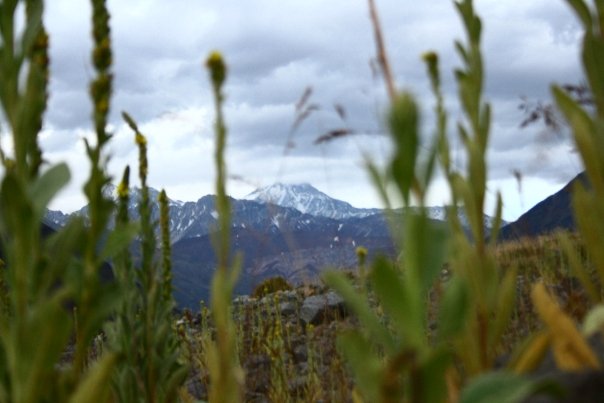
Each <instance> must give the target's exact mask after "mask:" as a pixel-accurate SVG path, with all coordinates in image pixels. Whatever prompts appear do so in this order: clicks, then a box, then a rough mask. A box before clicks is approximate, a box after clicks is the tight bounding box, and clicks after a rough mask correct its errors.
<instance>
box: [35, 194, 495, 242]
mask: <svg viewBox="0 0 604 403" xmlns="http://www.w3.org/2000/svg"><path fill="white" fill-rule="evenodd" d="M104 193H105V195H106V196H108V197H112V198H114V199H115V198H116V188H115V186H113V185H109V186H107V187H106V188H105V189H104ZM159 193H160V192H159V191H158V190H156V189H153V188H149V200H150V201H151V203H152V208H151V218H152V220H154V221H158V220H159V205H158V202H157V200H158V196H159ZM140 198H141V192H140V189H138V188H131V189H130V203H129V206H128V211H129V214H130V217H131V218H132V219H137V218H138V217H139V213H138V208H139V204H140ZM168 204H169V207H170V235H171V239H172V242H173V243H174V242H177V241H179V240H181V239H185V238H192V237H199V236H204V235H207V234H208V233H210V232H212V227H213V226H214V225H215V223H216V218H217V216H218V215H217V213H216V209H215V207H214V196H204V197H202V198H200V199H199V200H197V201H196V202H192V201H188V202H182V201H180V200H173V199H168ZM231 207H232V209H233V215H232V226H233V227H241V228H253V229H255V230H259V231H261V232H262V231H269V228H270V227H271V226H273V230H275V229H279V228H280V226H282V227H283V228H289V229H293V230H296V229H300V228H301V227H304V226H305V225H309V223H311V222H314V221H316V220H317V219H318V218H327V219H331V220H339V221H348V220H352V219H360V218H366V217H371V216H379V217H381V216H382V213H383V211H382V210H380V209H364V208H355V207H353V206H351V205H350V204H348V203H346V202H344V201H341V200H337V199H334V198H332V197H329V196H328V195H326V194H325V193H323V192H321V191H319V190H317V189H316V188H314V187H313V186H311V185H309V184H297V185H286V184H281V183H278V184H275V185H272V186H268V187H265V188H261V189H258V190H256V191H254V192H252V193H250V194H249V195H248V196H246V197H245V198H244V199H242V200H236V199H231ZM413 209H414V208H411V210H413ZM87 214H88V207H87V206H84V207H83V208H81V209H80V210H78V211H76V212H74V213H72V214H64V213H62V212H60V211H50V210H49V211H48V213H47V215H46V222H47V223H48V224H49V225H50V226H51V227H54V228H58V227H62V226H64V225H65V223H66V222H67V220H69V218H70V217H71V216H72V215H75V216H83V217H86V216H87ZM302 215H304V216H305V217H304V218H299V216H302ZM428 216H429V217H430V218H432V219H435V220H439V221H444V220H446V209H445V208H444V207H428ZM298 219H299V221H296V220H298ZM460 219H461V222H462V225H464V226H466V227H467V226H468V224H467V218H466V217H465V214H464V213H463V212H460ZM491 226H492V218H491V217H489V216H485V227H486V228H487V229H488V228H490V227H491Z"/></svg>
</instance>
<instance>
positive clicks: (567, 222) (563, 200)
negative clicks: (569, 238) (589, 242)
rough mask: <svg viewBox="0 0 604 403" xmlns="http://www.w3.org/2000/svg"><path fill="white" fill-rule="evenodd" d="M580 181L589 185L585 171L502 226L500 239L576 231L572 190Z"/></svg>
mask: <svg viewBox="0 0 604 403" xmlns="http://www.w3.org/2000/svg"><path fill="white" fill-rule="evenodd" d="M579 183H581V184H583V185H586V186H588V180H587V175H586V174H585V172H582V173H580V174H579V175H577V176H576V177H575V178H574V179H573V180H571V181H570V182H569V183H568V184H566V186H564V187H563V188H562V189H561V190H559V191H558V192H556V193H554V194H553V195H551V196H549V197H548V198H546V199H545V200H543V201H541V202H539V203H537V204H536V205H535V206H534V207H533V208H531V209H530V210H529V211H527V212H526V213H524V214H523V215H521V216H520V217H519V218H518V220H516V221H514V222H513V223H510V224H508V225H506V226H504V227H503V228H501V231H500V232H499V240H500V241H507V240H513V239H519V238H523V237H534V236H538V235H545V234H548V233H551V232H553V231H555V230H559V229H562V230H568V231H574V230H575V229H576V225H575V219H574V216H573V212H572V190H573V188H574V187H575V186H576V185H577V184H579Z"/></svg>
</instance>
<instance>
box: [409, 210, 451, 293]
mask: <svg viewBox="0 0 604 403" xmlns="http://www.w3.org/2000/svg"><path fill="white" fill-rule="evenodd" d="M406 224H407V225H406V229H405V232H406V236H405V239H406V244H405V249H404V261H405V270H407V271H408V273H409V277H410V281H411V283H409V286H410V287H413V289H414V290H417V292H419V293H420V294H419V296H418V298H420V299H422V300H423V298H424V297H425V295H426V293H427V292H428V289H429V288H430V287H432V286H433V285H434V281H435V280H436V279H437V278H438V276H439V274H440V271H441V270H442V267H443V263H444V259H445V252H446V248H447V241H448V234H449V233H448V228H447V226H446V225H444V224H443V223H441V222H437V221H434V220H431V219H430V218H428V216H427V213H426V211H425V210H424V209H421V210H420V213H419V214H409V215H408V216H406Z"/></svg>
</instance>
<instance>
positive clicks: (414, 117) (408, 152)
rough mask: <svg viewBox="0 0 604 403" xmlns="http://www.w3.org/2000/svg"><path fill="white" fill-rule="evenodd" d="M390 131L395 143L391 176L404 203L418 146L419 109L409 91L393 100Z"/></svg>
mask: <svg viewBox="0 0 604 403" xmlns="http://www.w3.org/2000/svg"><path fill="white" fill-rule="evenodd" d="M388 123H389V126H390V132H391V134H392V137H393V139H394V142H395V145H396V151H395V155H394V158H393V159H392V166H391V170H392V176H393V178H394V180H395V183H396V185H397V186H398V188H399V190H400V192H401V195H402V196H403V200H404V201H405V204H408V203H409V193H410V191H411V187H412V186H413V184H414V181H415V161H416V159H417V154H418V147H419V132H418V127H419V111H418V108H417V104H416V103H415V100H414V99H413V97H412V96H411V94H409V93H402V94H401V95H400V96H399V97H397V99H396V100H395V101H394V102H393V104H392V107H391V109H390V114H389V117H388Z"/></svg>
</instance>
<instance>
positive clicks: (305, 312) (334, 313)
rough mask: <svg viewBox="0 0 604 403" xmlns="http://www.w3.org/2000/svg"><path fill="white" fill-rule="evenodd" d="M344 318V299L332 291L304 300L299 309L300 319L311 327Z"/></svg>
mask: <svg viewBox="0 0 604 403" xmlns="http://www.w3.org/2000/svg"><path fill="white" fill-rule="evenodd" d="M346 316H347V312H346V306H345V305H344V299H342V297H340V296H339V295H338V294H336V293H335V292H333V291H330V292H328V293H327V294H322V295H313V296H312V297H308V298H306V299H305V300H304V302H303V303H302V308H301V309H300V318H301V319H302V321H303V322H304V323H306V324H312V325H318V324H321V323H325V322H329V321H332V320H334V319H337V318H344V317H346Z"/></svg>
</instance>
